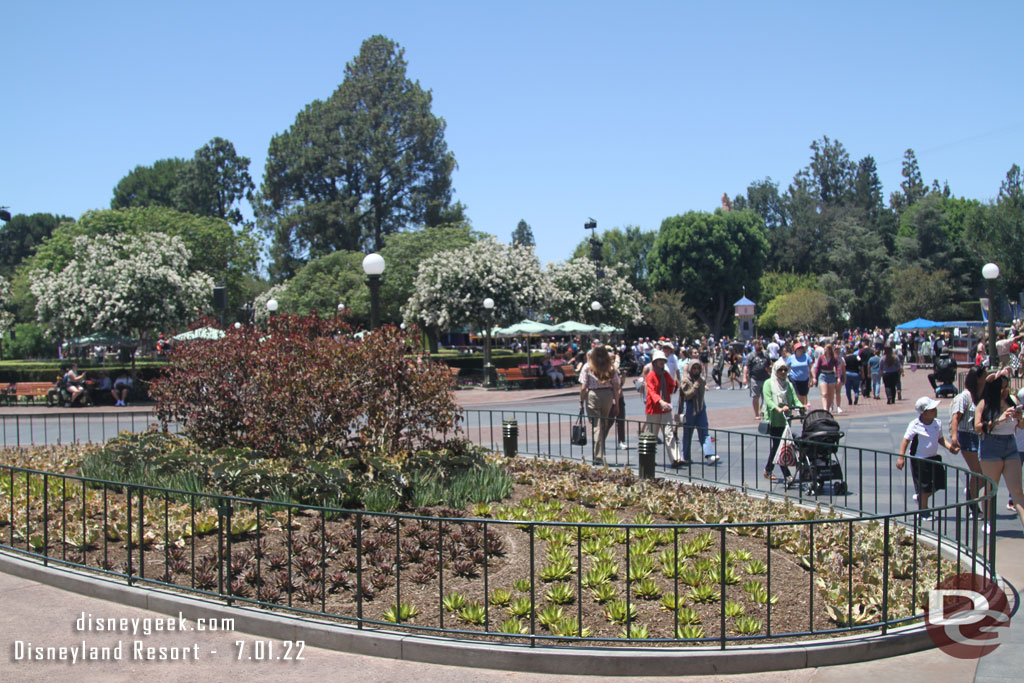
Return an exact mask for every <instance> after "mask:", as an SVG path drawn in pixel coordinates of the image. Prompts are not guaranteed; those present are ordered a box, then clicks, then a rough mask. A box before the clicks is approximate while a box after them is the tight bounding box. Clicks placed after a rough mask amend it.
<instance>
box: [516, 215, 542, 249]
mask: <svg viewBox="0 0 1024 683" xmlns="http://www.w3.org/2000/svg"><path fill="white" fill-rule="evenodd" d="M512 244H516V245H519V246H520V247H535V246H537V243H536V242H535V241H534V239H533V229H532V228H530V224H529V223H527V222H526V221H524V220H522V219H520V220H519V223H518V224H517V225H516V229H515V230H513V231H512Z"/></svg>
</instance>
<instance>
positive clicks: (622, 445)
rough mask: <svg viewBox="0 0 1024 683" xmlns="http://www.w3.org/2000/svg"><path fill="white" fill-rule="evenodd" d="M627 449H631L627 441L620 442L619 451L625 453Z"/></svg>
mask: <svg viewBox="0 0 1024 683" xmlns="http://www.w3.org/2000/svg"><path fill="white" fill-rule="evenodd" d="M627 448H629V444H628V443H626V442H625V441H620V442H619V450H622V451H624V450H626V449H627Z"/></svg>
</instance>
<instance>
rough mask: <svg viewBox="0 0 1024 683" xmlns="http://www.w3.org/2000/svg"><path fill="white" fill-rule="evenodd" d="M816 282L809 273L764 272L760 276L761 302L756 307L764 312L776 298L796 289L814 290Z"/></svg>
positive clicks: (815, 278)
mask: <svg viewBox="0 0 1024 683" xmlns="http://www.w3.org/2000/svg"><path fill="white" fill-rule="evenodd" d="M817 282H818V278H817V277H815V276H814V275H812V274H810V273H794V272H793V271H791V270H789V271H778V270H766V271H764V273H763V274H762V275H761V300H760V301H758V302H757V305H758V306H759V307H760V308H761V310H765V309H766V307H767V306H768V304H769V303H771V302H772V300H773V299H775V298H776V297H780V296H782V295H783V294H789V293H790V292H795V291H796V290H798V289H814V287H815V285H816V284H817Z"/></svg>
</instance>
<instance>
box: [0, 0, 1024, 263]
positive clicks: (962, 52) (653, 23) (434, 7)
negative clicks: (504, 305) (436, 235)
mask: <svg viewBox="0 0 1024 683" xmlns="http://www.w3.org/2000/svg"><path fill="white" fill-rule="evenodd" d="M1022 20H1024V3H1019V2H1009V1H1007V2H975V3H962V2H932V3H927V4H924V3H890V2H860V3H856V4H855V3H821V2H814V3H810V2H808V3H803V2H792V3H771V4H770V3H764V2H715V3H712V2H636V3H631V4H627V3H622V2H600V1H591V2H550V1H549V2H527V1H522V0H518V1H517V2H514V3H511V2H508V3H496V2H487V1H484V0H476V1H475V2H461V1H454V0H453V1H446V0H435V1H434V2H422V1H420V2H388V1H386V0H382V1H380V2H376V3H352V2H302V1H296V2H290V3H282V2H261V1H258V0H253V1H250V2H217V1H216V0H212V1H208V2H201V3H200V2H187V1H186V2H175V3H148V2H138V1H137V0H136V1H135V2H102V1H101V2H99V3H78V2H74V3H73V2H49V3H35V2H21V3H15V2H11V3H4V6H3V8H2V9H0V22H2V25H3V27H4V39H3V48H4V53H5V55H4V58H3V60H2V66H0V86H2V88H3V95H4V106H3V108H2V110H0V151H2V159H3V162H2V164H0V204H2V205H8V206H9V207H10V209H11V211H12V212H13V213H34V212H37V211H40V212H51V213H62V214H67V215H71V216H76V217H77V216H79V215H80V214H81V213H83V212H84V211H86V210H88V209H92V208H107V207H108V206H109V203H110V198H111V194H112V190H113V187H114V185H116V183H117V182H118V180H119V179H120V178H121V177H123V176H124V175H125V174H126V173H128V172H129V171H130V170H131V169H132V168H134V167H135V166H136V165H138V164H147V165H148V164H152V163H153V162H154V161H156V160H157V159H161V158H167V157H172V156H178V157H190V156H191V155H192V153H193V152H194V151H195V149H196V148H198V147H200V146H202V145H203V144H204V143H206V142H207V141H208V140H209V139H210V138H212V137H215V136H221V137H225V138H227V139H229V140H231V141H232V142H233V143H234V144H235V147H236V148H237V150H238V151H239V153H240V154H243V155H246V156H248V157H250V158H251V159H252V166H251V167H250V171H251V173H252V175H253V177H254V179H255V180H256V181H257V184H258V183H259V179H260V178H261V177H262V173H263V164H264V160H265V155H266V151H267V146H268V144H269V142H270V138H271V136H273V135H274V134H276V133H279V132H281V131H284V130H285V129H287V128H288V127H289V126H290V125H291V124H292V122H293V121H294V119H295V115H296V114H297V113H298V112H299V111H300V110H301V109H302V108H303V107H304V106H305V105H306V104H307V103H309V102H310V101H312V100H314V99H324V98H326V97H328V96H329V95H330V94H331V93H332V92H333V91H334V89H335V88H336V87H337V86H338V84H339V83H340V82H341V80H342V78H343V75H344V66H345V63H346V62H348V61H350V60H351V59H352V58H353V57H354V56H355V55H356V54H357V53H358V51H359V46H360V43H361V42H362V41H363V40H364V39H365V38H367V37H369V36H371V35H373V34H377V33H382V34H384V35H386V36H388V37H389V38H391V39H393V40H395V41H397V42H398V43H399V44H401V45H402V47H404V48H405V50H406V55H405V56H406V59H407V60H408V63H409V75H410V77H412V78H414V79H417V80H419V82H420V84H421V85H422V86H423V87H424V88H428V89H430V90H432V91H433V96H434V107H433V108H434V113H435V114H437V115H439V116H442V117H444V118H445V120H446V121H447V124H448V127H447V134H446V137H447V141H448V145H449V148H450V149H451V150H452V151H453V152H454V154H455V157H456V159H457V161H458V163H459V170H458V171H457V172H456V174H455V176H454V187H455V191H456V198H457V199H459V200H460V201H462V202H463V203H465V204H466V206H467V210H468V215H469V217H470V218H471V219H472V221H473V225H474V227H475V228H477V229H478V230H482V231H486V232H491V233H493V234H495V235H497V236H498V237H499V238H500V239H502V240H503V241H508V240H509V238H510V235H511V231H512V230H513V229H514V227H515V225H516V223H517V222H518V221H519V219H521V218H522V219H525V220H526V221H527V222H528V223H530V225H531V226H532V228H533V231H534V236H535V238H536V240H537V252H538V255H539V256H540V258H541V260H542V261H544V262H547V261H553V260H559V259H564V258H567V257H568V256H569V255H570V253H571V251H572V249H573V247H574V246H575V245H576V243H577V242H579V241H580V240H581V239H583V238H585V237H586V236H587V235H586V233H585V231H584V230H583V223H584V222H585V221H586V219H587V218H588V217H589V216H593V217H594V218H595V219H597V221H598V226H599V230H600V229H606V228H612V227H617V226H625V225H638V226H640V227H641V228H643V229H645V230H656V229H657V228H658V227H659V225H660V224H661V221H662V220H663V219H664V218H665V217H667V216H671V215H675V214H678V213H683V212H686V211H689V210H705V211H710V210H713V209H714V208H716V207H717V206H718V205H719V202H720V198H721V196H722V193H723V192H728V193H729V194H730V195H735V194H736V193H739V192H743V191H744V190H745V189H746V187H747V185H748V184H749V183H750V182H751V181H754V180H758V179H761V178H764V177H766V176H771V177H772V178H773V179H774V180H775V181H777V182H779V183H780V185H781V186H782V187H785V186H786V185H787V184H788V183H789V181H790V180H791V179H792V177H793V174H794V173H796V171H798V170H799V169H800V168H801V167H803V166H804V165H806V164H807V163H808V160H809V155H810V150H809V149H808V146H809V145H810V143H811V141H812V140H815V139H818V138H820V137H821V136H823V135H828V136H829V137H830V138H833V139H838V140H839V141H841V142H842V143H843V144H844V145H845V146H846V148H847V150H848V151H849V153H850V155H851V157H852V158H853V159H854V160H855V161H856V160H857V159H859V158H860V157H862V156H865V155H868V154H870V155H873V156H874V157H875V159H876V161H877V163H878V166H879V172H880V175H881V179H882V182H883V184H884V189H885V192H886V195H888V193H889V192H891V191H893V190H895V189H897V188H898V185H899V182H900V179H901V178H900V162H901V159H902V156H903V152H904V150H905V149H906V148H907V147H912V148H913V149H914V150H915V151H916V153H917V156H918V160H919V162H920V166H921V171H922V175H923V176H924V178H925V181H926V182H931V180H932V179H934V178H937V179H938V180H939V181H940V182H941V181H948V182H949V184H950V186H951V189H952V191H953V193H954V194H956V195H958V196H960V195H963V196H967V197H973V198H978V199H982V200H987V199H990V198H992V197H994V196H995V195H996V193H997V192H998V189H999V184H1000V182H1001V181H1002V179H1003V178H1004V176H1005V174H1006V171H1007V170H1008V169H1009V168H1010V166H1011V164H1013V163H1018V164H1024V109H1022V106H1021V105H1022V99H1024V95H1022V93H1024V90H1022V88H1021V77H1020V75H1019V69H1020V65H1019V62H1020V58H1019V48H1018V46H1019V42H1020V35H1019V33H1020V27H1021V26H1022V25H1024V21H1022Z"/></svg>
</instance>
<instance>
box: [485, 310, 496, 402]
mask: <svg viewBox="0 0 1024 683" xmlns="http://www.w3.org/2000/svg"><path fill="white" fill-rule="evenodd" d="M493 312H494V299H492V298H491V297H487V298H486V299H484V325H485V326H486V330H485V332H484V389H490V388H491V387H493V386H494V384H495V382H494V366H493V365H491V324H492V322H493V320H494V313H493Z"/></svg>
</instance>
